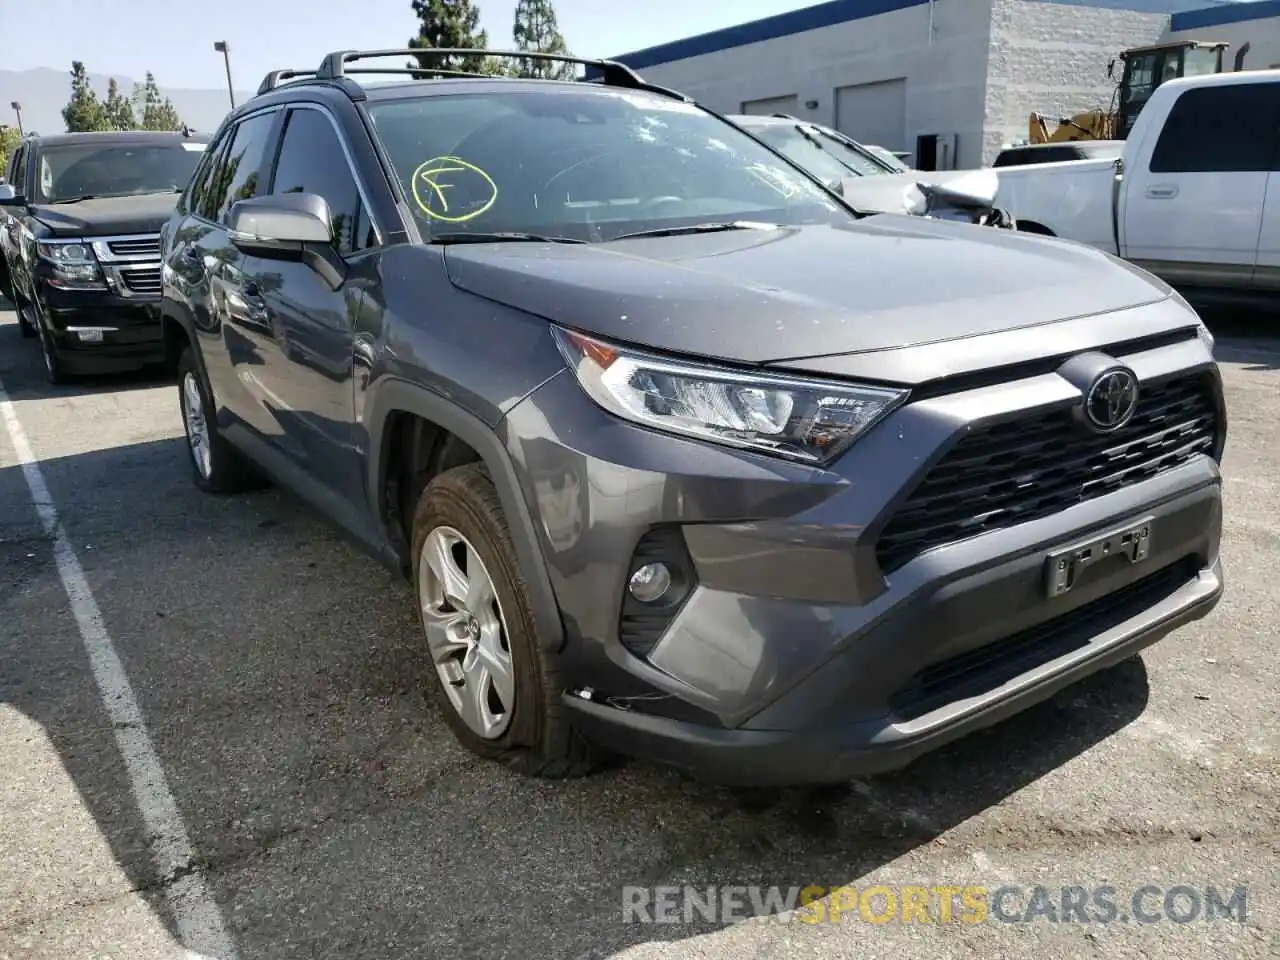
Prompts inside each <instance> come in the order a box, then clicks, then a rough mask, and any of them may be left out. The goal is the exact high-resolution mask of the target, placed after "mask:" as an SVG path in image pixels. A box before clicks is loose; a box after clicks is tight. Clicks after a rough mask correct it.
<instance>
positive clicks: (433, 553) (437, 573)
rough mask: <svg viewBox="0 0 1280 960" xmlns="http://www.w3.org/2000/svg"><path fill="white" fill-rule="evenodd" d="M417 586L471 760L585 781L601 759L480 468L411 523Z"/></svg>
mask: <svg viewBox="0 0 1280 960" xmlns="http://www.w3.org/2000/svg"><path fill="white" fill-rule="evenodd" d="M413 580H414V586H415V596H416V597H417V600H418V611H419V617H420V619H421V621H422V624H423V629H424V632H425V634H426V639H427V649H428V654H429V656H430V657H431V662H432V666H433V668H434V669H433V670H432V675H433V682H432V686H433V689H434V690H435V692H436V694H437V699H438V700H439V702H440V707H441V710H442V712H443V714H444V718H445V722H446V723H448V725H449V728H450V729H451V730H452V731H453V734H454V736H455V737H457V739H458V741H459V742H460V743H461V744H462V745H463V746H464V747H466V748H467V749H468V750H470V751H471V752H472V753H474V754H476V755H478V756H480V757H484V758H485V759H488V760H496V761H498V762H500V763H503V764H505V765H506V766H508V767H510V768H511V769H513V770H515V771H517V772H519V773H523V774H526V775H529V776H536V777H545V778H554V779H561V778H568V777H578V776H583V775H585V774H587V773H589V772H590V771H591V770H592V769H593V768H594V767H595V765H596V760H597V759H598V752H597V751H596V750H594V749H593V748H591V747H590V746H589V745H588V744H587V743H586V741H584V740H583V739H582V738H581V737H580V736H579V735H578V733H577V732H576V731H575V730H574V729H573V727H572V725H571V724H570V722H569V719H568V716H567V714H566V711H565V708H564V705H563V704H562V703H561V701H560V696H561V692H562V690H563V684H562V682H561V680H560V674H559V669H558V665H557V663H556V661H555V659H554V658H553V657H552V656H550V655H548V654H547V653H546V652H545V651H544V650H543V648H542V645H541V643H540V642H539V638H538V632H537V627H536V626H535V622H534V618H533V614H532V612H531V610H532V604H531V602H530V599H529V594H528V589H527V588H526V586H525V583H524V580H523V578H522V577H521V576H520V569H519V564H518V562H517V560H516V553H515V548H514V546H513V545H512V541H511V533H510V530H509V529H508V527H507V523H506V519H505V517H504V516H503V513H502V505H501V503H500V501H499V499H498V494H497V491H496V490H495V489H494V486H493V481H492V480H491V479H490V477H489V474H488V471H487V470H486V469H485V467H484V466H483V465H482V464H475V463H472V464H466V465H464V466H460V467H455V468H453V469H451V470H446V471H445V472H444V473H441V474H440V475H438V476H437V477H435V478H434V479H433V480H432V481H431V482H430V483H429V484H428V485H427V486H426V488H425V489H424V490H423V492H422V495H421V497H420V499H419V501H418V506H417V509H416V511H415V512H414V518H413Z"/></svg>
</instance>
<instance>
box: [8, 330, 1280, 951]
mask: <svg viewBox="0 0 1280 960" xmlns="http://www.w3.org/2000/svg"><path fill="white" fill-rule="evenodd" d="M1273 331H1274V333H1273ZM1219 333H1220V343H1219V346H1220V353H1221V359H1222V362H1223V369H1224V374H1225V377H1226V382H1227V393H1228V412H1229V417H1230V438H1229V442H1228V449H1227V453H1226V459H1225V465H1224V472H1225V477H1226V480H1225V496H1226V527H1225V543H1224V546H1223V555H1224V563H1225V572H1226V578H1227V593H1226V597H1225V599H1224V600H1223V602H1222V603H1221V604H1220V605H1219V607H1218V608H1217V609H1216V610H1215V611H1214V613H1213V614H1211V615H1210V616H1209V617H1208V618H1207V619H1205V620H1203V621H1201V622H1199V623H1197V624H1194V625H1192V626H1189V627H1186V628H1183V629H1181V630H1179V631H1178V632H1177V633H1175V634H1173V635H1171V636H1170V637H1168V638H1166V639H1165V640H1163V641H1162V642H1160V643H1159V644H1157V645H1156V646H1155V647H1153V648H1151V649H1150V650H1149V651H1148V652H1146V653H1145V654H1144V655H1143V656H1142V657H1141V658H1140V659H1135V660H1131V661H1129V662H1126V663H1124V664H1122V665H1120V666H1119V667H1116V668H1114V669H1112V670H1110V671H1108V672H1106V673H1103V674H1101V675H1097V676H1095V677H1093V678H1092V679H1090V680H1087V681H1084V682H1082V683H1081V684H1079V685H1077V686H1075V687H1072V688H1070V689H1068V690H1066V691H1064V692H1063V693H1062V694H1060V695H1059V696H1057V697H1056V698H1054V699H1053V700H1052V701H1050V702H1048V703H1046V704H1044V705H1042V706H1040V707H1037V708H1033V709H1031V710H1030V711H1027V712H1025V713H1023V714H1021V715H1019V716H1017V717H1015V718H1013V719H1012V720H1009V721H1007V722H1005V723H1004V724H1002V725H1000V726H998V727H996V728H995V729H993V730H991V731H988V732H985V733H982V734H976V735H974V736H971V737H969V738H967V739H965V740H962V741H960V742H958V743H956V744H954V745H952V746H950V747H947V748H945V749H943V750H942V751H940V752H938V753H935V754H933V755H931V756H928V757H926V758H924V759H923V760H921V761H919V762H917V763H916V764H915V765H913V766H912V767H910V768H908V769H907V770H904V771H901V772H899V773H895V774H892V775H886V776H883V777H878V778H874V779H871V780H867V781H858V782H854V783H852V784H850V785H848V786H847V787H842V788H840V789H826V790H820V791H814V790H779V791H768V792H738V791H729V790H721V789H716V788H711V787H707V786H701V785H697V784H694V783H691V782H689V781H687V780H685V779H683V778H682V777H680V776H679V775H677V774H675V773H672V772H670V771H667V770H663V769H659V768H656V767H653V766H649V765H646V764H641V763H634V762H633V763H622V764H618V765H616V766H614V767H612V768H610V769H607V770H605V771H602V772H600V773H598V774H596V775H594V776H592V777H590V778H587V779H585V780H577V781H571V782H567V783H545V782H538V781H532V780H527V779H521V778H519V777H517V776H515V775H513V774H510V773H508V772H506V771H504V770H503V769H501V768H499V767H496V766H494V765H491V764H487V763H484V762H481V761H478V760H476V759H473V758H472V757H471V756H470V755H469V754H467V753H465V752H464V751H463V750H462V749H461V748H459V747H458V746H457V745H455V743H454V741H453V739H452V737H451V736H450V734H449V732H448V730H447V729H446V727H445V725H444V724H443V722H442V721H441V719H440V718H439V716H438V715H437V713H436V712H435V708H434V707H433V706H432V705H431V704H430V703H429V702H428V701H427V699H426V697H425V695H424V691H425V690H426V685H427V683H428V680H429V677H428V673H427V670H428V667H427V664H426V661H425V658H424V652H423V643H422V640H421V636H420V633H419V629H418V627H417V626H416V624H415V619H414V614H413V610H412V602H411V596H410V592H409V589H408V587H407V585H405V584H403V583H399V582H397V581H396V580H395V579H394V578H393V577H392V576H391V575H390V574H388V573H387V572H385V571H384V570H383V569H382V568H381V567H379V566H378V565H377V564H376V563H375V562H373V561H372V560H369V559H367V558H365V557H364V556H363V555H361V554H360V553H358V552H357V551H356V550H354V549H353V548H352V547H350V546H348V544H347V543H346V542H345V541H344V540H342V539H341V538H340V537H339V536H338V535H337V534H335V533H334V532H333V530H332V529H331V528H329V527H328V526H327V525H326V524H325V523H324V521H322V520H321V519H319V518H318V517H317V516H316V515H314V514H313V513H312V512H311V511H309V510H308V509H307V508H306V507H304V506H302V505H301V504H300V503H299V502H297V501H296V500H295V499H293V498H292V497H291V496H289V495H288V494H286V493H283V492H281V491H278V490H267V491H264V492H259V493H254V494H250V495H245V496H235V497H227V498H216V497H209V496H205V495H203V494H201V493H199V492H198V491H197V490H196V489H195V488H194V486H193V485H192V483H191V481H190V478H189V473H188V466H187V460H186V457H187V454H186V451H185V449H184V444H183V440H182V428H181V423H180V420H179V415H178V405H177V390H176V387H175V386H174V385H173V384H172V383H169V382H167V381H165V380H163V379H155V378H153V377H150V376H133V377H124V378H112V379H109V380H102V381H95V382H91V383H82V384H76V385H73V386H66V387H51V386H49V385H48V384H47V383H46V382H45V381H44V379H43V377H42V374H41V369H40V361H39V356H38V352H37V350H36V346H35V344H34V342H33V341H29V340H23V339H21V338H20V336H19V333H18V328H17V325H16V322H15V320H14V317H13V314H12V313H2V312H0V385H2V390H3V392H2V393H0V412H3V413H4V414H5V416H4V417H3V418H0V958H3V960H9V958H13V960H16V958H23V960H78V958H85V960H88V958H93V960H104V958H113V960H157V958H169V957H188V958H190V957H191V956H193V954H192V953H184V952H183V951H184V950H185V949H188V948H189V949H190V950H192V951H193V952H194V954H196V955H198V954H202V953H203V955H204V956H214V955H217V954H218V953H219V952H222V954H223V957H224V958H230V957H232V956H235V957H238V958H240V960H282V958H295V957H297V958H304V957H305V958H327V957H334V958H366V957H367V958H374V960H399V958H432V957H441V958H449V957H483V958H486V960H489V958H505V957H510V958H515V960H540V958H587V957H591V958H604V957H614V958H625V960H641V958H646V960H647V958H658V957H675V958H695V957H697V958H726V960H728V958H732V960H747V958H753V957H760V958H763V957H836V958H841V957H847V958H854V957H857V958H860V960H871V958H880V957H885V958H888V957H892V958H899V960H913V958H930V960H933V958H960V957H993V958H1000V957H1005V958H1012V957H1034V958H1036V960H1055V958H1064V960H1065V958H1071V960H1078V958H1092V957H1107V958H1127V957H1134V958H1137V957H1169V958H1178V960H1195V958H1233V960H1234V958H1255V957H1256V958H1262V957H1275V956H1277V955H1280V803H1278V801H1280V719H1278V712H1280V710H1278V708H1280V692H1278V691H1280V666H1278V663H1280V661H1278V658H1277V656H1276V643H1277V627H1278V626H1280V591H1277V590H1276V589H1275V586H1274V584H1275V582H1276V580H1275V574H1274V572H1268V571H1273V570H1274V568H1272V567H1271V566H1270V565H1271V564H1272V563H1275V562H1276V561H1277V559H1280V338H1278V337H1277V336H1275V335H1274V334H1280V321H1271V322H1267V321H1255V322H1252V323H1249V322H1241V321H1239V320H1235V321H1232V323H1229V324H1226V325H1225V326H1224V328H1223V329H1222V330H1220V331H1219ZM33 484H34V487H33ZM686 885H688V886H689V887H691V888H693V890H694V891H695V892H697V891H700V892H701V894H705V893H707V892H708V888H709V887H710V888H713V889H712V890H711V891H710V892H711V893H712V894H714V895H721V896H723V895H728V896H731V897H734V898H736V899H733V900H731V901H730V903H729V904H728V906H729V907H730V908H732V907H733V906H734V905H735V904H737V905H738V906H739V913H738V914H736V916H741V915H742V913H744V912H745V913H750V912H752V909H753V908H751V907H750V906H748V907H746V908H742V907H741V904H742V903H743V902H745V903H747V904H748V905H750V904H751V903H752V902H753V901H759V902H762V903H764V904H766V905H767V904H769V903H770V900H769V898H770V897H771V896H776V897H782V898H784V899H785V898H786V897H789V896H794V893H795V891H796V890H798V889H801V888H807V887H818V888H821V890H822V891H827V890H830V889H831V888H835V887H840V888H843V889H842V890H841V891H839V892H837V893H836V894H835V895H834V896H832V897H831V898H830V899H829V900H820V901H818V903H817V906H816V907H810V908H808V910H809V912H806V911H803V910H802V911H800V913H799V914H797V913H795V912H784V913H778V912H776V911H774V912H772V913H770V912H769V911H767V910H766V911H765V912H766V914H768V915H767V916H765V917H764V918H763V919H755V920H750V921H744V922H728V921H730V920H731V919H733V918H734V916H735V915H734V914H733V913H732V911H731V910H730V911H729V912H720V913H718V914H717V913H716V912H714V911H708V910H707V909H706V908H705V904H699V903H698V901H697V899H696V898H694V899H693V900H692V901H691V900H689V899H687V898H686V899H679V898H677V899H676V900H674V901H673V900H662V901H661V902H662V903H665V904H667V905H668V906H670V904H671V903H673V902H674V903H676V907H675V908H674V909H673V912H672V914H671V915H670V916H668V917H667V918H666V919H673V920H674V921H676V922H637V915H636V914H634V913H633V914H631V915H628V914H627V912H626V911H625V910H624V906H625V905H626V904H627V903H628V902H630V903H632V904H635V903H636V902H638V901H637V900H636V899H635V898H636V897H637V896H639V899H640V900H641V901H643V902H645V903H648V902H650V901H648V900H646V899H645V898H646V897H648V896H650V895H653V896H655V897H656V896H658V895H659V894H663V889H664V888H675V889H674V890H669V891H667V893H666V894H663V896H667V895H670V896H676V895H677V894H679V893H680V891H681V890H683V889H684V888H685V887H686ZM877 886H880V887H882V888H883V889H881V890H880V891H879V892H876V891H874V890H872V889H871V888H874V887H877ZM1104 886H1105V887H1110V888H1112V890H1113V895H1114V896H1113V898H1114V901H1115V903H1116V904H1117V905H1118V907H1117V909H1116V910H1115V911H1114V916H1113V917H1111V922H1103V920H1104V919H1107V917H1106V916H1103V915H1102V914H1100V913H1099V912H1098V910H1097V909H1094V906H1095V905H1096V904H1097V903H1098V902H1099V900H1098V888H1100V887H1104ZM908 887H924V888H926V889H927V890H930V891H935V892H936V890H937V888H939V887H956V888H964V892H963V894H961V896H960V897H959V899H957V903H959V902H960V901H961V900H963V899H964V898H965V897H969V896H972V897H975V898H977V899H979V900H981V901H982V902H983V903H985V904H986V906H985V907H982V908H980V909H978V908H975V909H974V910H971V911H970V912H969V913H968V914H967V915H963V916H962V915H960V914H959V913H957V915H955V916H953V917H952V918H951V922H941V921H940V919H939V914H938V907H937V905H935V907H934V908H933V909H932V910H931V912H930V913H928V914H925V915H924V916H929V917H931V918H932V920H933V921H934V922H923V920H922V918H921V915H917V916H916V917H915V918H914V919H904V914H903V910H902V904H905V902H906V898H907V897H908V896H909V894H908V892H907V888H908ZM1036 887H1042V888H1043V889H1042V891H1041V892H1040V893H1039V894H1036V892H1035V888H1036ZM1064 887H1068V888H1073V889H1074V888H1081V889H1082V890H1083V891H1084V892H1085V893H1087V894H1088V895H1089V903H1090V905H1091V906H1090V909H1089V910H1088V911H1085V912H1083V913H1081V912H1074V913H1073V911H1071V910H1070V909H1064V908H1066V907H1067V906H1068V905H1067V904H1066V900H1067V899H1068V897H1067V895H1066V894H1064V892H1063V888H1064ZM1176 887H1183V888H1186V889H1182V890H1174V888H1176ZM628 888H629V889H628ZM769 888H773V889H772V891H771V890H770V889H769ZM1000 888H1011V889H1010V890H1007V891H1006V892H1005V893H1001V894H999V895H998V896H997V893H996V891H997V890H999V889H1000ZM637 890H639V891H640V894H637V893H636V891H637ZM975 891H977V892H975ZM1169 891H1173V893H1172V894H1171V895H1170V896H1169V897H1168V902H1167V903H1166V896H1165V895H1166V894H1168V893H1169ZM864 893H869V894H870V898H868V897H866V896H861V895H862V894H864ZM701 894H700V895H701ZM1220 894H1221V895H1222V899H1223V900H1224V901H1225V900H1230V897H1236V899H1235V900H1234V901H1231V902H1229V903H1228V904H1227V909H1226V910H1225V911H1222V910H1219V911H1218V913H1217V915H1216V917H1215V918H1214V919H1206V916H1207V915H1209V914H1211V913H1213V911H1212V910H1211V909H1210V905H1211V904H1212V903H1213V902H1215V901H1214V898H1215V897H1217V896H1219V895H1220ZM946 895H947V896H948V897H949V896H950V893H948V894H946ZM1073 895H1074V894H1073ZM628 898H631V899H628ZM774 902H775V903H777V901H774ZM690 903H692V904H693V907H689V904H690ZM938 903H939V904H940V903H941V900H939V901H938ZM832 904H835V909H833V908H832V906H831V905H832ZM895 904H897V905H898V906H896V907H895V906H894V905H895ZM971 905H972V904H971ZM722 906H723V901H722ZM1140 906H1141V907H1142V910H1138V909H1137V908H1138V907H1140ZM686 907H689V913H688V914H687V915H686V914H685V912H684V911H685V908H686ZM1033 907H1034V908H1036V909H1033ZM700 908H701V909H700ZM814 910H817V912H816V913H814V912H813V911H814ZM957 910H959V908H957ZM837 912H838V914H839V916H838V917H837V916H835V915H834V914H836V913H837ZM1064 913H1066V914H1069V915H1067V916H1064V915H1063V914H1064ZM657 914H658V916H659V917H660V918H661V916H662V911H661V910H659V911H657ZM640 915H641V916H647V917H651V918H652V917H653V916H654V912H653V910H652V909H649V910H646V911H641V914H640ZM884 918H887V920H886V922H877V921H878V920H881V919H884ZM686 919H688V920H690V921H691V922H688V923H686V922H684V921H685V920H686ZM788 919H789V920H790V922H787V921H788ZM814 919H816V920H819V921H821V922H812V923H811V922H806V920H814ZM837 920H838V922H837ZM210 945H212V946H210Z"/></svg>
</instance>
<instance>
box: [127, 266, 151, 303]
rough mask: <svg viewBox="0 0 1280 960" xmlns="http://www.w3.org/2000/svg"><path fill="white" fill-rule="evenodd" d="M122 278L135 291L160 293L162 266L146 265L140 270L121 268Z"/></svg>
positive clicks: (147, 293) (148, 293) (149, 293)
mask: <svg viewBox="0 0 1280 960" xmlns="http://www.w3.org/2000/svg"><path fill="white" fill-rule="evenodd" d="M120 279H121V280H123V281H124V285H125V286H126V287H128V288H129V290H130V291H131V292H133V293H141V294H146V295H151V296H157V297H158V296H159V295H160V268H159V267H145V268H143V269H140V270H121V271H120Z"/></svg>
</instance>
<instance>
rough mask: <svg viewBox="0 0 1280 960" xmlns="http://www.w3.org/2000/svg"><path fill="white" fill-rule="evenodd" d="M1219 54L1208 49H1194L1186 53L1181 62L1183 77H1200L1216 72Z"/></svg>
mask: <svg viewBox="0 0 1280 960" xmlns="http://www.w3.org/2000/svg"><path fill="white" fill-rule="evenodd" d="M1220 56H1221V53H1220V52H1219V51H1217V50H1214V49H1212V48H1208V47H1195V48H1193V49H1190V50H1188V51H1187V54H1186V59H1185V60H1184V61H1183V66H1182V75H1183V76H1184V77H1202V76H1204V75H1205V74H1209V73H1217V72H1218V58H1219V57H1220Z"/></svg>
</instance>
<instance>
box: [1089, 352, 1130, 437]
mask: <svg viewBox="0 0 1280 960" xmlns="http://www.w3.org/2000/svg"><path fill="white" fill-rule="evenodd" d="M1137 409H1138V378H1137V377H1135V376H1134V375H1133V372H1132V371H1130V370H1126V369H1125V368H1124V367H1112V368H1111V369H1110V370H1104V371H1103V372H1102V373H1101V374H1099V375H1098V378H1097V379H1096V380H1094V381H1093V384H1092V385H1091V386H1090V387H1089V392H1088V393H1086V394H1085V398H1084V412H1085V416H1087V417H1088V418H1089V423H1090V424H1092V425H1093V427H1094V428H1096V429H1097V430H1100V431H1102V432H1104V433H1108V432H1110V431H1112V430H1119V429H1120V428H1121V427H1123V426H1124V425H1125V424H1126V423H1128V422H1129V420H1130V419H1131V418H1132V417H1133V413H1134V411H1135V410H1137Z"/></svg>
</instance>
